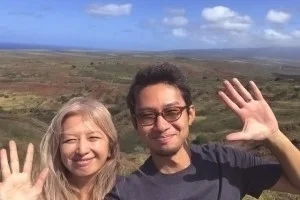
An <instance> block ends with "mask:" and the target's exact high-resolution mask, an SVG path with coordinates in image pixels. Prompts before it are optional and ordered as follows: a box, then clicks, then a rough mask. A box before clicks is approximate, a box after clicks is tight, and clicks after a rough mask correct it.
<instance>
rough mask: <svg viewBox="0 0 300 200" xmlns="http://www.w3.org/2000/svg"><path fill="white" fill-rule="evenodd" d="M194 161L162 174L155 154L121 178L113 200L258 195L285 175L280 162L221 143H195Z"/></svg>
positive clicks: (234, 198)
mask: <svg viewBox="0 0 300 200" xmlns="http://www.w3.org/2000/svg"><path fill="white" fill-rule="evenodd" d="M191 152H192V156H191V165H190V166H189V167H187V168H186V169H184V170H182V171H180V172H177V173H175V174H162V173H160V172H159V171H158V170H157V168H156V167H155V165H154V163H153V161H152V159H151V156H150V157H149V158H148V159H147V160H146V161H145V163H144V164H143V165H142V166H141V167H140V169H139V170H138V171H136V172H134V173H132V174H131V175H129V176H127V177H124V178H123V179H121V180H119V181H118V183H117V184H116V186H115V187H114V188H113V190H112V191H111V192H110V194H108V196H107V199H109V200H198V199H201V200H215V199H218V200H237V199H242V198H243V197H244V196H245V195H246V194H249V195H251V196H253V197H256V198H258V197H259V196H260V194H261V192H262V191H263V190H265V189H268V188H270V187H272V186H273V185H274V184H275V183H276V182H277V180H278V179H279V177H280V175H281V168H280V166H279V164H276V163H267V162H265V161H264V160H263V159H261V158H259V157H255V156H253V155H252V154H249V153H246V152H243V151H239V150H237V149H232V148H229V147H224V146H222V145H220V144H209V145H202V146H194V145H192V146H191Z"/></svg>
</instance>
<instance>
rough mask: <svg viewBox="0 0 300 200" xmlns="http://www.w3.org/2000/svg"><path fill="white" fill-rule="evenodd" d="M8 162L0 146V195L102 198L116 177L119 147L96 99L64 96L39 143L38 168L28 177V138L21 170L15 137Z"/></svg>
mask: <svg viewBox="0 0 300 200" xmlns="http://www.w3.org/2000/svg"><path fill="white" fill-rule="evenodd" d="M9 149H10V166H9V164H8V161H7V160H8V159H7V155H6V151H5V150H4V149H2V150H1V172H2V176H3V180H4V181H3V182H2V183H1V185H0V199H3V200H6V199H7V200H8V199H9V200H14V199H16V200H17V199H18V200H19V199H24V197H26V199H30V200H32V199H45V200H50V199H51V200H63V199H65V200H69V199H78V200H86V199H93V200H94V199H95V200H98V199H104V197H105V195H106V194H107V193H108V192H109V191H110V190H111V188H112V187H113V185H114V184H115V181H116V176H117V172H118V168H119V159H120V150H119V144H118V136H117V133H116V129H115V127H114V125H113V122H112V119H111V115H110V113H109V111H108V110H107V109H106V108H105V106H104V105H103V104H101V103H99V102H97V101H95V100H92V99H88V98H84V97H79V98H74V99H72V100H70V101H69V102H67V103H66V104H65V105H64V106H63V107H62V108H61V109H60V110H59V111H58V113H57V114H56V116H55V117H54V118H53V120H52V122H51V124H50V126H49V128H48V131H47V132H46V134H45V135H44V137H43V139H42V141H41V144H40V155H41V169H43V170H42V172H41V173H40V174H39V176H38V178H37V179H36V183H35V184H34V185H33V186H32V184H31V181H30V176H31V175H30V174H31V168H32V167H31V166H32V159H33V145H32V144H29V145H28V149H27V155H26V159H25V163H24V168H23V173H20V172H19V171H20V170H19V161H18V155H17V151H16V144H15V142H13V141H11V142H10V143H9Z"/></svg>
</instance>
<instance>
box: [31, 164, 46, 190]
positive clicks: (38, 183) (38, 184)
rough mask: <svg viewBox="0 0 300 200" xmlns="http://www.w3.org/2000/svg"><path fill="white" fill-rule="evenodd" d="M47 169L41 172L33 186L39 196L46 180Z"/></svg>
mask: <svg viewBox="0 0 300 200" xmlns="http://www.w3.org/2000/svg"><path fill="white" fill-rule="evenodd" d="M48 173H49V169H48V168H45V169H43V170H42V171H41V173H40V175H39V177H38V179H37V180H36V183H35V184H34V186H33V187H34V188H35V189H36V191H37V193H38V194H40V193H41V192H42V190H43V186H44V184H45V181H46V178H47V176H48Z"/></svg>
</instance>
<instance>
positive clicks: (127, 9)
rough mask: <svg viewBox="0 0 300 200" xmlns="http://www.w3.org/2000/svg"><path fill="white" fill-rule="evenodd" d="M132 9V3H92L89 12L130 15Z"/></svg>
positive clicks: (94, 13)
mask: <svg viewBox="0 0 300 200" xmlns="http://www.w3.org/2000/svg"><path fill="white" fill-rule="evenodd" d="M131 9H132V4H122V5H118V4H106V5H96V4H94V5H91V6H90V7H89V8H88V9H87V12H88V13H89V14H93V15H111V16H121V15H130V13H131Z"/></svg>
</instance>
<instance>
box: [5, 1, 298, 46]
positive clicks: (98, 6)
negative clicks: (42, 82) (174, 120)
mask: <svg viewBox="0 0 300 200" xmlns="http://www.w3.org/2000/svg"><path fill="white" fill-rule="evenodd" d="M0 19H1V20H0V42H13V43H30V44H47V45H60V46H74V47H86V48H100V49H120V50H167V49H203V48H240V47H262V46H300V2H299V1H298V0H286V1H284V0H282V1H279V0H272V1H271V0H265V1H259V0H232V1H229V0H223V1H221V0H219V1H216V0H206V1H205V0H197V1H196V0H147V1H146V0H143V1H142V0H131V1H125V0H111V1H108V0H107V1H90V0H26V1H25V0H22V1H16V0H1V4H0Z"/></svg>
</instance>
